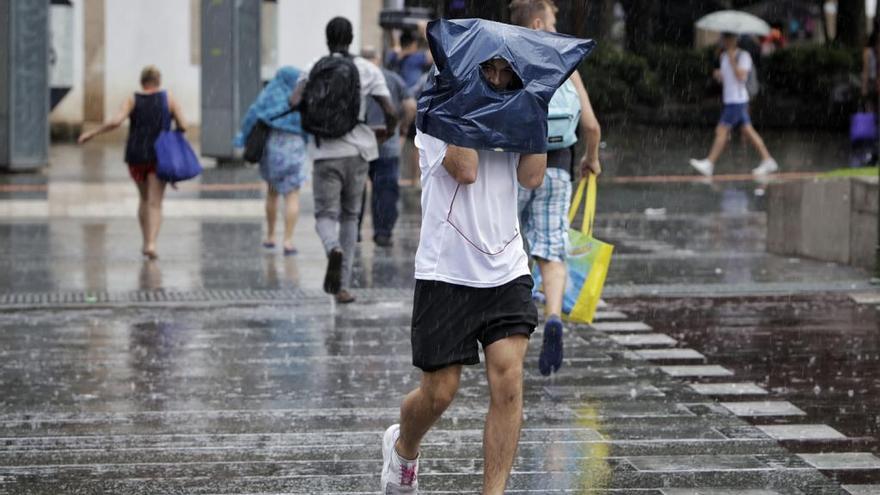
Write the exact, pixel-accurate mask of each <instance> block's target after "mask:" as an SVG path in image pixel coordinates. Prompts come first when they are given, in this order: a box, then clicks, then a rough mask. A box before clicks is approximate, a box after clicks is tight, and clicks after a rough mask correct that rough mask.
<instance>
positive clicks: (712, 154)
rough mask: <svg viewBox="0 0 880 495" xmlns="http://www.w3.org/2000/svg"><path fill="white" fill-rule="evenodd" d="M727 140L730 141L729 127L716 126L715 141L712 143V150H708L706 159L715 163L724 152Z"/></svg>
mask: <svg viewBox="0 0 880 495" xmlns="http://www.w3.org/2000/svg"><path fill="white" fill-rule="evenodd" d="M728 139H730V127H727V126H726V125H722V124H718V125H717V126H716V127H715V141H713V142H712V149H710V150H709V156H708V157H706V159H707V160H709V161H710V162H712V163H717V162H718V158H720V157H721V153H722V152H723V151H724V147H725V146H727V141H728Z"/></svg>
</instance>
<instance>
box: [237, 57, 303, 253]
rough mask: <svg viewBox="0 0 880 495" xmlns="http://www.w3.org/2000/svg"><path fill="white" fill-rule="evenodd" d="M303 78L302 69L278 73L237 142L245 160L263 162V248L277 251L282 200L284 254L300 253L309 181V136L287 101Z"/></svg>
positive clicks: (253, 108)
mask: <svg viewBox="0 0 880 495" xmlns="http://www.w3.org/2000/svg"><path fill="white" fill-rule="evenodd" d="M299 76H300V71H299V70H298V69H296V68H294V67H289V66H287V67H282V68H280V69H278V72H277V73H276V74H275V78H273V79H272V81H270V82H269V84H267V85H266V87H265V88H263V91H262V92H261V93H260V95H259V96H258V97H257V99H256V101H254V103H253V104H252V105H251V107H250V108H249V109H248V112H247V114H245V116H244V120H243V121H242V124H241V131H240V132H239V133H238V134H237V135H236V136H235V142H234V145H235V147H236V148H245V159H247V160H248V161H255V162H259V164H260V176H261V177H262V178H263V180H264V181H266V184H268V186H269V189H268V193H267V195H266V237H265V238H264V239H263V247H265V248H267V249H273V248H274V247H275V219H276V218H277V215H278V197H279V196H284V241H283V245H282V248H283V250H284V255H285V256H290V255H293V254H296V252H297V250H296V248H295V247H294V245H293V230H294V228H295V227H296V221H297V219H298V217H299V189H300V187H302V185H303V182H305V180H306V178H307V174H306V170H305V163H306V156H307V155H306V135H305V132H304V131H303V129H302V126H301V124H300V114H299V112H294V111H292V110H291V109H290V106H289V103H288V98H289V97H290V94H291V93H292V92H293V89H294V88H295V87H296V83H297V81H298V80H299Z"/></svg>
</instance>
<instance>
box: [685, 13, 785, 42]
mask: <svg viewBox="0 0 880 495" xmlns="http://www.w3.org/2000/svg"><path fill="white" fill-rule="evenodd" d="M696 26H697V28H699V29H704V30H706V31H720V32H722V33H735V34H757V35H760V36H766V35H768V34H770V25H769V24H767V23H766V22H764V21H763V20H762V19H761V18H759V17H755V16H753V15H752V14H749V13H746V12H741V11H739V10H719V11H718V12H712V13H711V14H709V15H707V16H705V17H703V18H701V19H700V20H698V21H697V23H696Z"/></svg>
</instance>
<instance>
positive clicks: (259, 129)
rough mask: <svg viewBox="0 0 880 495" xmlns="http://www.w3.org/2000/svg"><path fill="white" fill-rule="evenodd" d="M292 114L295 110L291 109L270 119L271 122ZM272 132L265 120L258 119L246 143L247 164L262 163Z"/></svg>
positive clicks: (245, 157) (245, 156)
mask: <svg viewBox="0 0 880 495" xmlns="http://www.w3.org/2000/svg"><path fill="white" fill-rule="evenodd" d="M292 112H293V109H292V108H289V109H287V110H285V111H283V112H281V113H279V114H278V115H275V116H274V117H270V118H269V122H271V121H273V120H275V119H278V118H281V117H284V116H285V115H287V114H289V113H292ZM271 130H272V127H270V126H269V124H267V123H266V122H265V121H263V119H257V123H256V124H254V126H253V127H252V128H251V132H249V133H248V135H247V138H246V139H245V141H244V154H243V155H242V156H243V157H244V159H245V161H246V162H249V163H260V161H261V160H262V159H263V153H264V152H265V150H266V142H267V141H268V140H269V132H270V131H271Z"/></svg>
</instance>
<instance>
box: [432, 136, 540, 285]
mask: <svg viewBox="0 0 880 495" xmlns="http://www.w3.org/2000/svg"><path fill="white" fill-rule="evenodd" d="M415 144H416V147H418V149H419V167H420V168H421V171H422V229H421V234H420V237H419V248H418V251H416V274H415V275H416V279H419V280H437V281H441V282H446V283H450V284H457V285H467V286H470V287H497V286H499V285H504V284H506V283H508V282H510V281H512V280H514V279H515V278H517V277H521V276H523V275H529V265H528V257H527V256H526V252H525V250H524V249H523V243H522V237H521V236H520V232H519V218H518V217H517V177H516V168H517V166H518V165H519V153H508V152H501V151H486V150H478V151H477V153H478V155H479V165H478V167H477V180H476V182H474V183H473V184H468V185H462V184H459V183H458V182H457V181H456V180H455V179H454V178H452V176H451V175H449V172H447V171H446V168H445V167H444V166H443V158H445V157H446V149H447V147H448V145H447V144H446V143H445V142H443V141H441V140H439V139H437V138H435V137H433V136H430V135H428V134H424V133H422V132H421V131H417V132H416V139H415Z"/></svg>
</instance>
